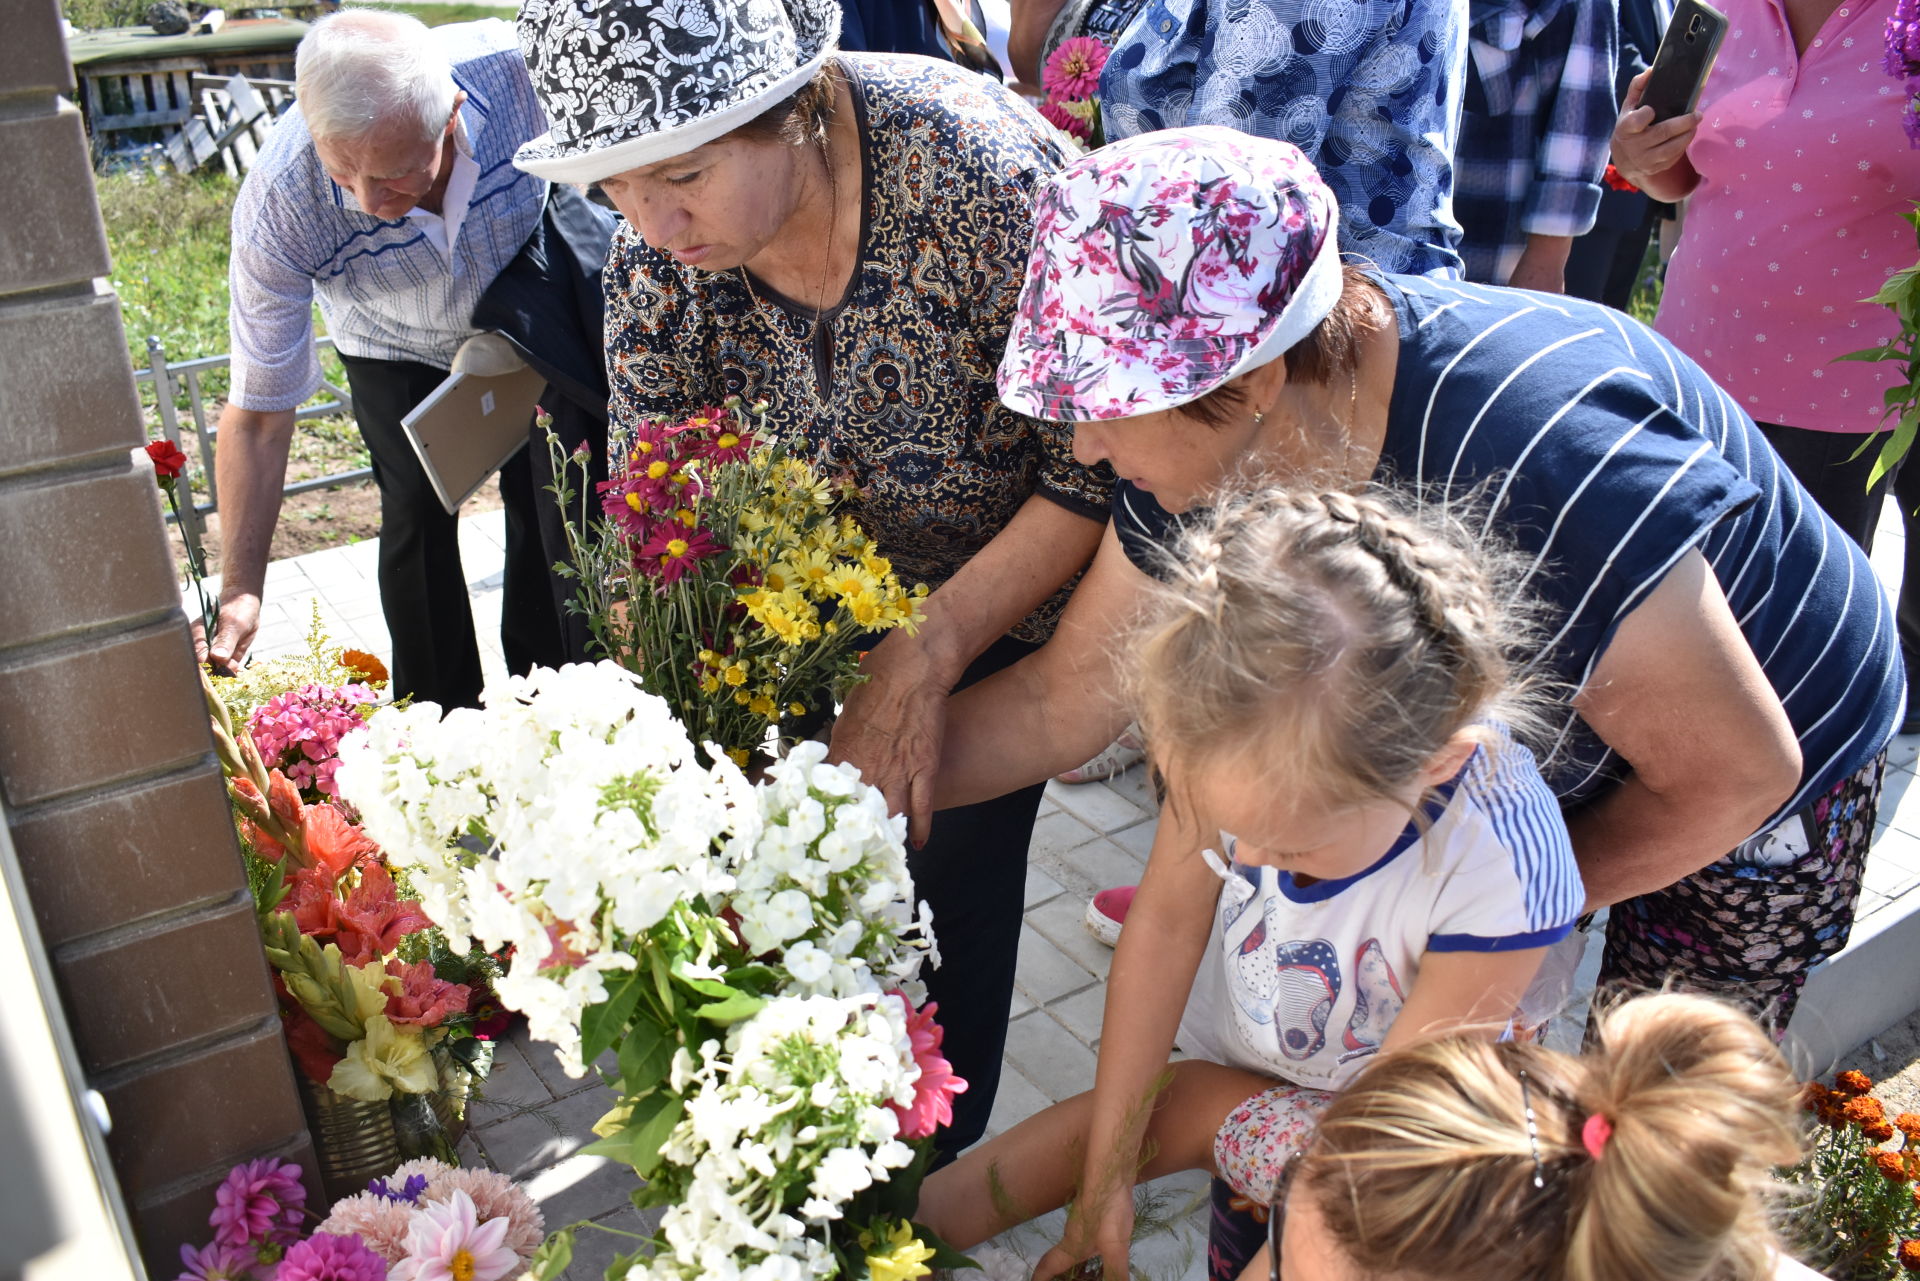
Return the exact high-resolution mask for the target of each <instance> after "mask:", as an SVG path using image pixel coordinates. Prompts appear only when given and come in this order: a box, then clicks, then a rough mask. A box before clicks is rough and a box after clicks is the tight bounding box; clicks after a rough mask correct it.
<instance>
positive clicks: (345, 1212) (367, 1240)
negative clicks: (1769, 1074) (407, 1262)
mask: <svg viewBox="0 0 1920 1281" xmlns="http://www.w3.org/2000/svg"><path fill="white" fill-rule="evenodd" d="M436 1164H438V1163H437V1162H436ZM388 1181H389V1182H394V1183H400V1182H404V1179H400V1178H399V1177H398V1176H396V1177H395V1178H391V1179H389V1180H388ZM412 1222H413V1207H412V1206H411V1205H408V1204H407V1203H406V1202H405V1201H389V1200H388V1199H387V1198H385V1197H383V1196H378V1195H376V1194H374V1193H372V1192H360V1193H357V1194H355V1195H353V1196H350V1197H343V1198H342V1199H341V1200H338V1201H335V1202H334V1203H333V1212H332V1213H331V1214H329V1215H327V1221H326V1222H325V1223H322V1224H321V1225H320V1229H319V1230H320V1231H322V1232H331V1233H333V1234H334V1235H336V1236H350V1237H359V1238H360V1241H361V1243H362V1244H363V1245H365V1246H366V1247H367V1248H368V1249H369V1250H372V1251H373V1252H374V1253H375V1254H377V1255H379V1256H380V1257H381V1258H382V1259H384V1260H386V1261H387V1262H388V1263H389V1264H393V1263H398V1262H400V1260H402V1259H404V1258H406V1257H407V1228H408V1226H409V1225H411V1224H412Z"/></svg>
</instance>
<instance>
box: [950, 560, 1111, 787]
mask: <svg viewBox="0 0 1920 1281" xmlns="http://www.w3.org/2000/svg"><path fill="white" fill-rule="evenodd" d="M1146 584H1147V577H1146V575H1145V574H1142V573H1141V572H1140V571H1139V570H1138V569H1136V568H1134V565H1133V562H1132V561H1130V560H1128V559H1127V553H1126V551H1125V549H1123V548H1122V547H1121V546H1120V538H1119V535H1118V534H1116V533H1115V532H1114V530H1113V528H1112V526H1111V525H1109V526H1108V527H1107V531H1106V533H1105V534H1104V535H1103V536H1102V538H1101V540H1100V550H1099V553H1098V554H1097V555H1096V556H1095V557H1094V560H1093V568H1091V569H1089V570H1088V571H1087V576H1086V577H1085V578H1083V579H1081V580H1080V585H1079V586H1078V587H1076V588H1074V592H1073V599H1072V600H1070V601H1068V602H1067V608H1066V611H1065V612H1064V613H1063V614H1062V615H1061V617H1060V625H1059V627H1058V628H1056V629H1055V630H1054V633H1053V639H1052V640H1050V641H1048V642H1047V643H1046V645H1045V646H1043V647H1042V648H1041V650H1040V652H1039V653H1037V654H1034V655H1032V656H1030V657H1028V658H1025V659H1023V660H1021V661H1020V662H1018V663H1015V664H1014V665H1013V666H1012V667H1009V668H1007V669H1006V670H1005V671H1003V672H998V673H996V674H995V675H993V676H990V677H988V678H987V679H986V680H984V681H981V682H980V683H979V684H977V685H972V686H969V687H968V688H967V689H965V690H963V691H962V692H961V693H959V694H956V695H954V697H953V699H952V700H951V702H949V704H948V705H947V712H946V736H945V738H944V740H943V741H942V745H941V749H940V772H939V775H938V777H937V778H936V779H935V780H934V783H935V787H934V794H933V799H932V806H933V808H936V809H946V808H948V807H950V806H954V805H971V804H973V803H974V802H976V801H984V800H989V799H991V798H993V797H995V796H1002V795H1004V794H1006V793H1007V792H1010V791H1012V790H1013V789H1015V788H1017V787H1025V786H1026V785H1028V784H1029V783H1037V782H1040V781H1041V780H1043V779H1047V778H1051V777H1052V776H1053V775H1055V774H1058V773H1059V772H1060V771H1062V770H1066V769H1072V768H1073V767H1074V766H1075V765H1078V764H1080V763H1081V762H1082V761H1084V760H1086V759H1088V758H1089V757H1091V756H1092V755H1093V754H1094V753H1096V752H1098V751H1099V750H1100V749H1101V748H1103V747H1105V746H1106V745H1107V744H1109V743H1111V742H1112V741H1113V740H1114V739H1115V738H1116V737H1117V736H1118V735H1119V733H1120V731H1121V730H1122V729H1124V728H1126V724H1127V721H1128V719H1129V717H1130V714H1131V713H1130V710H1129V708H1128V707H1127V704H1126V702H1125V700H1124V699H1123V698H1122V696H1121V695H1122V691H1121V688H1120V685H1121V680H1120V673H1121V666H1122V663H1123V661H1124V659H1125V651H1126V646H1127V645H1128V643H1129V642H1128V639H1127V638H1128V635H1129V634H1130V632H1131V631H1132V629H1133V627H1134V625H1135V622H1136V618H1137V614H1138V611H1139V608H1140V605H1141V592H1142V590H1143V589H1144V588H1145V586H1146Z"/></svg>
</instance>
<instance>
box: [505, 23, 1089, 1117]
mask: <svg viewBox="0 0 1920 1281" xmlns="http://www.w3.org/2000/svg"><path fill="white" fill-rule="evenodd" d="M838 29H839V7H838V5H837V4H836V3H835V0H675V2H674V3H665V2H663V0H528V2H527V3H526V4H525V5H524V6H523V8H522V10H521V14H520V34H521V43H522V46H523V48H524V50H525V52H526V54H527V59H528V63H529V65H530V66H531V68H532V72H533V82H534V86H535V88H536V89H537V90H538V92H539V93H540V95H541V97H542V99H543V101H544V102H545V104H546V108H547V114H548V116H549V118H550V119H551V121H552V129H551V130H550V132H549V133H547V134H546V135H545V136H543V137H541V138H538V139H536V140H534V141H533V142H532V143H530V144H528V145H527V146H526V147H525V148H524V149H523V150H522V151H521V153H520V155H519V157H518V161H517V163H519V164H520V165H521V167H523V168H526V169H530V170H532V171H533V172H535V173H538V174H541V175H543V176H545V177H549V178H552V179H555V180H557V181H566V182H582V183H593V184H595V185H596V186H597V187H598V188H599V189H600V191H602V192H603V193H604V194H605V195H606V196H607V197H609V198H610V199H611V201H612V203H613V204H614V205H615V206H617V207H618V208H619V209H620V211H621V212H622V213H623V214H625V215H626V219H627V223H626V227H625V228H624V229H623V230H622V231H620V232H619V233H618V234H617V236H616V238H615V240H614V244H613V249H612V252H611V255H610V259H609V262H608V264H607V271H606V277H605V281H606V304H607V328H606V337H607V373H608V380H609V383H610V385H611V402H610V412H611V416H612V423H611V430H612V434H613V438H614V440H615V441H616V443H617V442H618V441H619V439H620V437H621V435H622V433H623V432H625V431H627V430H630V429H631V428H632V426H633V425H634V424H635V423H637V422H639V421H641V420H643V419H648V418H674V417H678V416H680V415H681V414H683V413H685V412H687V411H688V410H690V409H692V408H695V407H698V406H700V405H704V404H711V403H715V402H717V401H719V400H721V399H723V398H725V397H727V396H730V395H739V396H742V397H744V398H745V399H746V400H748V401H764V402H766V403H767V404H768V405H769V409H768V412H767V423H768V426H769V427H770V428H771V429H772V430H774V431H776V432H778V433H779V434H780V436H781V437H783V438H784V439H785V440H786V441H787V442H788V443H789V444H791V445H793V446H796V447H798V448H799V449H800V450H802V452H803V453H805V454H806V455H808V456H810V457H812V458H813V459H815V460H816V461H817V462H819V463H820V464H822V465H823V466H824V467H825V468H826V469H827V470H828V471H830V472H833V473H838V474H842V475H845V476H848V477H849V478H850V479H851V480H852V481H853V482H854V484H856V485H857V486H858V489H859V497H858V498H857V499H855V500H854V504H853V515H855V516H856V517H857V518H858V519H859V520H860V522H861V524H862V525H863V526H864V527H865V529H866V530H867V532H868V533H869V534H870V535H871V536H872V537H873V538H874V539H875V541H876V542H877V543H878V544H879V547H880V550H881V552H882V553H883V554H885V555H886V556H887V557H888V558H889V559H890V560H891V561H892V563H893V565H894V567H895V569H896V570H897V571H898V572H899V573H900V575H901V577H902V578H903V579H907V580H909V581H911V582H918V583H925V584H927V585H928V586H930V587H932V588H933V589H934V590H933V593H932V595H931V596H930V597H929V598H928V600H927V602H926V613H927V623H926V625H925V626H924V627H922V628H921V629H920V633H919V635H918V636H908V635H906V634H905V633H904V632H890V633H887V634H886V636H885V638H884V639H883V640H881V641H880V642H879V643H878V644H877V645H875V646H874V647H873V649H872V652H871V653H870V654H869V655H868V657H867V659H866V660H865V663H864V664H863V672H864V673H865V674H866V675H867V676H868V677H870V679H869V680H868V681H867V682H866V683H864V684H862V685H860V686H858V687H857V688H856V689H855V690H854V692H853V693H852V695H851V697H850V698H849V699H848V700H847V704H846V706H845V708H844V710H843V711H842V714H841V717H840V719H839V722H838V723H837V725H836V726H835V730H834V740H833V741H834V746H835V750H836V752H838V753H840V754H841V755H843V756H845V755H852V756H855V757H857V758H858V759H859V760H860V762H861V764H862V766H863V767H864V768H865V769H866V770H867V771H868V772H869V774H870V776H873V777H876V778H883V779H889V780H904V782H903V784H902V785H901V786H897V787H895V788H894V792H895V794H896V796H897V797H898V798H899V799H900V800H901V801H902V802H903V803H904V800H905V798H906V797H908V796H911V795H919V796H921V797H922V805H923V807H924V799H925V796H926V795H927V794H928V793H929V792H930V790H931V763H932V760H933V757H934V754H935V753H936V752H937V749H938V745H939V741H940V723H939V718H940V716H942V715H943V714H944V711H945V701H946V696H947V694H948V692H949V691H950V690H951V689H952V688H953V687H954V686H955V685H956V684H960V683H964V682H965V681H967V680H970V679H977V678H978V677H979V676H980V675H981V674H982V673H984V672H988V671H992V670H996V669H997V668H999V667H1001V666H1004V665H1006V664H1007V663H1009V662H1011V661H1013V660H1014V659H1016V658H1018V657H1021V656H1023V655H1025V654H1027V653H1030V652H1032V650H1033V649H1034V648H1035V647H1036V645H1037V644H1038V642H1040V641H1042V640H1044V639H1045V638H1046V637H1047V636H1048V635H1049V634H1050V633H1051V631H1052V628H1053V625H1054V622H1055V620H1056V619H1057V617H1058V615H1059V613H1060V610H1061V608H1062V606H1063V604H1064V601H1065V596H1066V590H1065V585H1066V584H1067V583H1068V582H1069V581H1070V580H1071V579H1072V578H1073V576H1074V575H1075V574H1076V573H1077V572H1078V571H1079V570H1080V569H1081V568H1082V567H1084V566H1085V565H1086V563H1087V562H1088V561H1089V560H1090V559H1091V557H1092V554H1093V551H1094V548H1095V547H1096V546H1097V545H1098V542H1099V538H1100V531H1101V529H1102V527H1103V525H1104V523H1105V520H1106V514H1107V501H1108V495H1109V491H1110V488H1111V484H1112V481H1111V478H1110V476H1109V475H1108V473H1106V471H1105V470H1104V469H1101V468H1097V467H1088V466H1086V465H1084V464H1081V463H1078V462H1076V461H1075V460H1074V458H1073V457H1072V449H1071V433H1070V432H1069V431H1068V429H1066V428H1065V427H1063V426H1061V425H1060V424H1058V423H1051V422H1045V421H1040V420H1036V419H1033V418H1031V417H1028V416H1025V415H1022V414H1020V413H1018V412H1016V411H1014V410H1011V409H1009V408H1007V407H1006V406H1005V405H1003V404H1002V403H1001V402H1000V399H999V394H998V392H997V390H996V388H995V386H994V375H995V369H996V367H997V366H998V364H999V361H1000V356H1001V354H1002V351H1003V349H1004V347H1005V345H1006V336H1007V329H1008V326H1009V325H1010V324H1011V323H1012V318H1013V308H1014V303H1015V301H1016V299H1017V298H1018V296H1019V290H1020V281H1021V276H1022V272H1023V270H1024V267H1025V264H1026V254H1027V247H1028V244H1029V243H1030V240H1031V233H1032V206H1033V191H1034V189H1035V187H1036V186H1037V185H1038V183H1039V181H1040V179H1041V177H1042V176H1043V175H1045V174H1047V173H1050V172H1052V171H1053V170H1054V169H1056V168H1057V167H1058V166H1059V164H1060V163H1061V153H1060V151H1059V150H1058V148H1057V145H1056V143H1055V141H1054V137H1055V135H1054V134H1053V132H1052V130H1050V129H1049V128H1048V126H1047V125H1046V124H1045V123H1044V122H1043V121H1041V120H1040V118H1039V117H1038V116H1037V115H1036V114H1035V113H1034V112H1033V111H1032V109H1031V108H1029V107H1028V106H1026V104H1024V103H1023V102H1021V101H1020V100H1019V99H1017V98H1016V97H1014V96H1013V95H1012V94H1011V93H1009V92H1008V91H1007V90H1005V89H1004V88H1002V87H1001V86H1000V85H998V84H996V83H993V82H991V81H989V80H987V79H985V78H983V77H981V76H979V75H976V74H974V73H972V72H969V71H966V70H964V69H961V68H959V67H956V66H954V65H952V64H944V63H939V62H935V61H933V60H931V59H927V58H917V57H907V56H894V55H886V54H864V53H862V54H852V53H837V52H836V51H835V48H834V41H835V37H836V33H837V31H838ZM1039 800H1040V789H1039V787H1038V785H1037V784H1036V785H1035V786H1032V787H1028V788H1025V789H1022V790H1018V791H1015V792H1013V793H1012V794H1011V795H1006V796H1000V797H996V798H994V799H992V800H990V801H988V802H987V803H985V804H983V805H979V806H973V807H969V808H968V809H966V810H964V811H957V812H954V813H951V814H945V815H942V816H941V819H940V821H939V822H938V823H936V824H934V825H933V826H932V830H931V834H930V835H929V833H928V831H927V829H926V827H925V826H924V825H923V826H922V827H921V829H920V830H918V831H917V832H916V833H915V834H914V835H915V836H916V838H917V839H919V840H921V841H923V842H924V846H923V848H921V849H919V850H918V851H917V852H916V853H915V854H914V855H913V857H912V859H911V865H912V869H913V874H914V880H915V885H916V888H917V890H918V892H919V893H920V895H921V896H922V897H924V898H925V899H927V900H928V901H929V902H930V903H931V904H932V906H933V908H934V914H935V917H936V919H937V920H938V921H939V927H938V928H939V930H940V938H941V944H942V949H943V952H944V954H945V957H946V964H945V965H944V966H943V967H942V968H941V969H940V970H939V971H937V972H936V973H934V974H933V975H932V977H931V981H930V983H929V987H930V989H931V992H932V996H933V999H935V1000H937V1001H938V1002H939V1003H940V1020H941V1023H942V1024H943V1025H944V1026H945V1028H946V1046H947V1049H948V1052H949V1054H950V1056H951V1058H952V1060H953V1062H954V1065H955V1068H956V1070H957V1071H958V1072H959V1073H960V1075H962V1076H963V1077H965V1078H966V1079H967V1081H968V1083H969V1084H968V1089H967V1092H966V1093H965V1094H964V1095H962V1096H960V1098H959V1099H958V1100H957V1101H956V1107H955V1121H954V1124H953V1126H952V1128H950V1129H948V1130H945V1131H943V1132H942V1135H941V1138H942V1140H943V1141H944V1143H946V1144H947V1145H948V1146H950V1147H951V1148H954V1149H958V1148H960V1147H964V1146H966V1145H967V1144H969V1143H971V1142H973V1141H974V1140H975V1139H977V1138H978V1137H979V1136H980V1134H981V1133H982V1131H983V1130H984V1128H985V1125H986V1119H987V1116H988V1113H989V1112H990V1111H991V1109H992V1106H993V1098H994V1091H995V1086H996V1083H997V1080H998V1076H999V1072H1000V1063H1001V1049H1002V1045H1003V1043H1004V1040H1005V1036H1006V1026H1007V1018H1008V1009H1009V1006H1010V1002H1011V999H1012V992H1013V978H1014V970H1015V964H1016V955H1017V951H1018V946H1019V935H1020V923H1021V908H1022V904H1023V901H1024V891H1025V877H1026V852H1027V846H1028V844H1029V842H1030V840H1031V834H1032V829H1033V823H1034V819H1035V816H1036V812H1037V809H1038V806H1039Z"/></svg>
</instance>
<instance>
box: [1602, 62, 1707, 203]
mask: <svg viewBox="0 0 1920 1281" xmlns="http://www.w3.org/2000/svg"><path fill="white" fill-rule="evenodd" d="M1650 74H1652V73H1651V72H1650V71H1642V72H1641V73H1640V74H1639V75H1637V76H1635V77H1634V78H1633V80H1632V82H1631V83H1630V84H1628V85H1627V96H1626V99H1625V100H1624V101H1623V102H1622V103H1621V104H1620V119H1619V120H1618V121H1616V122H1615V123H1614V126H1613V167H1614V168H1615V169H1618V170H1619V171H1620V174H1621V176H1622V177H1624V178H1625V179H1626V180H1627V181H1628V182H1631V183H1632V184H1633V185H1634V186H1636V187H1638V188H1640V190H1642V191H1644V192H1646V193H1647V194H1648V195H1649V196H1651V197H1653V198H1654V199H1655V200H1663V201H1666V202H1668V203H1669V204H1671V203H1673V202H1675V201H1678V200H1684V199H1686V197H1687V196H1688V195H1689V194H1690V193H1691V192H1692V191H1693V189H1694V188H1695V187H1697V186H1699V185H1700V175H1699V174H1698V173H1697V172H1695V170H1694V167H1693V164H1692V162H1691V161H1689V160H1688V159H1687V148H1688V147H1690V146H1692V145H1693V137H1694V135H1695V134H1696V133H1698V132H1699V131H1700V113H1699V112H1697V111H1689V112H1688V113H1687V114H1686V115H1684V116H1672V117H1670V118H1668V119H1666V120H1662V121H1660V122H1658V123H1657V124H1656V123H1655V122H1654V119H1653V108H1652V107H1643V106H1641V105H1640V98H1641V95H1642V94H1643V93H1645V92H1646V88H1647V77H1648V76H1649V75H1650Z"/></svg>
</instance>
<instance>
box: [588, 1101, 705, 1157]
mask: <svg viewBox="0 0 1920 1281" xmlns="http://www.w3.org/2000/svg"><path fill="white" fill-rule="evenodd" d="M686 1110H687V1104H686V1100H684V1099H682V1098H681V1097H680V1096H679V1095H677V1094H669V1093H668V1092H667V1091H665V1090H659V1091H656V1092H654V1093H652V1094H649V1095H647V1096H646V1097H645V1098H641V1099H635V1100H634V1102H633V1110H632V1111H631V1112H629V1113H628V1114H627V1127H626V1128H625V1129H624V1130H622V1131H620V1133H618V1134H616V1135H614V1136H613V1137H612V1138H607V1139H601V1140H600V1141H599V1142H598V1143H589V1144H588V1145H587V1146H586V1147H584V1148H581V1149H580V1150H581V1151H582V1152H584V1153H586V1154H587V1155H589V1156H604V1157H606V1158H608V1159H609V1160H614V1161H624V1162H626V1163H627V1164H628V1165H630V1166H632V1167H633V1172H634V1173H635V1174H637V1175H639V1176H640V1177H641V1178H643V1179H644V1178H646V1177H647V1176H648V1175H650V1174H652V1173H653V1171H654V1167H655V1166H657V1165H659V1164H660V1149H661V1148H663V1147H665V1146H666V1142H667V1136H668V1135H670V1134H672V1133H673V1127H674V1126H676V1125H678V1124H680V1117H681V1115H682V1114H683V1113H685V1112H686Z"/></svg>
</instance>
